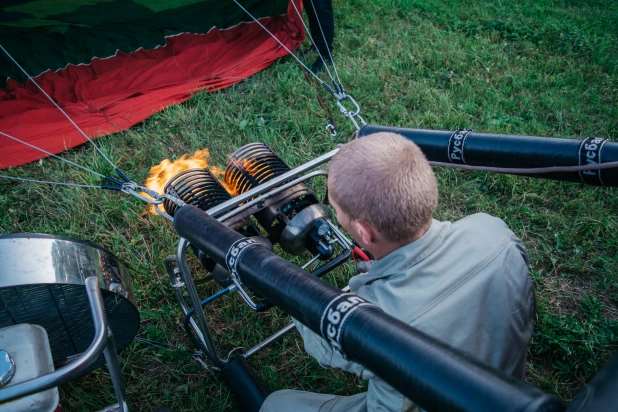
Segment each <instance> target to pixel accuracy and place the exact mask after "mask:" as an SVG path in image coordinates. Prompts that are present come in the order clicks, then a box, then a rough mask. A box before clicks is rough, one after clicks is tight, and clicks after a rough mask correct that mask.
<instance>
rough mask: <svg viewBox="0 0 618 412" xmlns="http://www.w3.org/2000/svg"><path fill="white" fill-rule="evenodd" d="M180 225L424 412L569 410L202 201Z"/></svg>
mask: <svg viewBox="0 0 618 412" xmlns="http://www.w3.org/2000/svg"><path fill="white" fill-rule="evenodd" d="M174 228H175V229H176V231H177V232H178V233H179V234H180V236H182V237H184V238H185V239H187V240H188V241H189V242H191V244H192V245H194V246H195V247H197V248H198V249H200V250H202V251H203V252H204V253H206V254H207V255H208V256H210V257H211V258H212V259H214V260H215V261H216V262H217V263H219V264H221V265H225V266H226V267H227V268H228V269H229V270H230V273H231V274H233V275H236V276H239V277H240V279H241V280H242V282H243V283H244V284H245V285H246V286H248V287H249V288H251V289H252V290H254V291H255V292H256V293H259V294H260V295H261V296H263V297H264V298H265V299H267V300H268V301H269V302H271V303H273V304H274V305H275V306H278V307H279V308H281V309H283V310H284V311H285V312H287V313H289V314H290V315H291V316H293V317H295V318H296V319H298V320H299V321H300V322H302V323H303V324H305V325H306V326H308V327H309V328H310V329H311V330H313V331H314V332H316V333H318V334H321V335H322V336H325V337H327V338H329V339H328V340H329V342H330V343H331V345H332V346H333V347H340V348H341V351H342V352H343V353H345V354H347V356H348V357H349V358H350V359H352V360H354V361H356V362H358V363H360V364H362V365H364V366H366V367H367V368H369V369H370V370H371V371H373V372H374V373H375V374H376V375H378V376H379V377H381V378H382V379H384V380H385V381H386V382H388V383H389V384H390V385H392V386H393V387H394V388H396V389H397V390H398V391H400V392H401V393H403V394H404V395H406V396H407V397H409V398H410V399H411V400H413V401H414V402H416V403H417V404H418V405H420V406H421V407H422V408H424V409H427V410H430V411H437V410H439V411H443V410H448V411H480V410H497V411H526V412H532V411H561V410H564V406H563V404H562V402H561V401H560V400H559V399H557V398H555V397H553V396H550V395H546V394H544V393H543V392H541V391H540V390H538V389H536V388H533V387H531V386H529V385H527V384H525V383H524V382H521V381H519V380H516V379H514V378H512V377H510V376H508V375H506V374H504V373H502V372H500V371H498V370H495V369H493V368H491V367H490V366H487V365H485V364H482V363H480V362H478V361H476V360H473V359H471V358H469V357H467V356H465V355H464V354H462V353H460V352H459V351H457V350H455V349H452V348H450V347H448V346H447V345H445V344H443V343H440V342H438V341H437V340H435V339H434V338H432V337H430V336H428V335H426V334H424V333H422V332H420V331H418V330H416V329H414V328H412V327H411V326H409V325H407V324H405V323H403V322H401V321H399V320H397V319H395V318H393V317H391V316H389V315H387V314H385V313H384V312H382V311H381V310H380V309H378V308H377V307H376V306H373V305H371V304H369V303H368V302H365V301H363V300H362V299H360V298H358V297H356V296H355V295H352V294H345V293H342V292H341V291H340V290H339V289H337V288H335V287H334V286H332V285H330V284H328V283H326V282H324V281H322V280H321V279H319V278H317V277H315V276H313V275H311V274H310V273H308V272H305V271H304V270H302V269H300V268H299V267H298V266H296V265H294V264H292V263H290V262H288V261H286V260H285V259H283V258H281V257H279V256H277V255H276V254H274V253H273V252H271V251H269V250H267V249H266V248H264V247H262V246H260V245H259V244H252V243H251V240H249V239H246V238H244V237H243V236H242V235H240V234H238V233H237V232H235V231H233V230H231V229H230V228H228V227H226V226H225V225H223V224H221V223H220V222H218V221H217V220H216V219H214V218H212V217H210V216H208V215H207V214H206V213H205V212H203V211H202V210H200V209H198V208H196V207H194V206H183V207H181V208H180V209H179V210H178V211H177V212H176V214H175V216H174Z"/></svg>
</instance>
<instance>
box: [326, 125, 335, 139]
mask: <svg viewBox="0 0 618 412" xmlns="http://www.w3.org/2000/svg"><path fill="white" fill-rule="evenodd" d="M326 130H328V132H329V133H330V135H331V136H332V137H337V128H336V127H335V125H334V124H332V122H329V123H327V124H326Z"/></svg>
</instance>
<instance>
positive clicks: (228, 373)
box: [221, 356, 268, 412]
mask: <svg viewBox="0 0 618 412" xmlns="http://www.w3.org/2000/svg"><path fill="white" fill-rule="evenodd" d="M221 373H222V374H223V378H224V379H225V382H226V383H227V385H228V386H229V388H230V389H231V390H232V392H233V393H234V395H235V396H236V399H237V400H238V403H239V404H240V406H241V407H242V410H243V411H247V412H258V411H259V410H260V407H261V406H262V404H263V403H264V401H265V400H266V397H267V396H268V391H266V389H265V388H264V386H262V383H261V382H260V380H259V379H258V377H257V376H256V375H255V372H253V369H251V367H250V366H249V364H247V360H246V359H245V357H244V356H236V357H234V358H232V359H230V360H229V362H227V363H226V364H225V366H224V367H223V368H222V369H221Z"/></svg>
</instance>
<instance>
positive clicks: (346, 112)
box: [337, 93, 367, 130]
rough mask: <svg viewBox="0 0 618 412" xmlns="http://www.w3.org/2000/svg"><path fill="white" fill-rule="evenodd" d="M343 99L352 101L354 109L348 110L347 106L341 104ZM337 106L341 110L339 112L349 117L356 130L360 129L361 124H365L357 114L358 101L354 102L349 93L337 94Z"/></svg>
mask: <svg viewBox="0 0 618 412" xmlns="http://www.w3.org/2000/svg"><path fill="white" fill-rule="evenodd" d="M344 100H349V101H350V102H351V103H352V105H353V106H354V111H350V110H348V108H347V107H345V106H344V105H343V103H342V102H343V101H344ZM337 107H339V111H340V112H341V114H343V115H344V116H345V117H347V118H348V119H350V121H351V122H352V124H353V125H354V127H355V128H356V130H360V129H361V127H362V126H365V125H366V124H367V123H366V122H365V120H363V118H362V117H361V115H360V114H359V113H360V106H359V105H358V103H356V100H354V98H353V97H352V96H350V95H349V94H346V93H341V94H339V95H338V96H337ZM356 119H358V122H357V121H356ZM359 123H360V126H359Z"/></svg>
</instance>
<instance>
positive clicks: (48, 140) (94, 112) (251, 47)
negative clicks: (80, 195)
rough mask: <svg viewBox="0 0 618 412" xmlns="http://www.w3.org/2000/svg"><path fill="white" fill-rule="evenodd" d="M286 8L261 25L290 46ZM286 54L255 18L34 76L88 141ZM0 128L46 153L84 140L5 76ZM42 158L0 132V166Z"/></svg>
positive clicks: (293, 19) (293, 22)
mask: <svg viewBox="0 0 618 412" xmlns="http://www.w3.org/2000/svg"><path fill="white" fill-rule="evenodd" d="M296 1H298V0H296ZM298 2H299V3H300V1H298ZM298 7H300V5H299V6H298ZM290 9H291V12H289V13H288V15H287V16H280V17H274V18H267V19H261V20H260V22H261V23H262V24H264V25H265V26H266V27H267V28H268V30H270V31H271V33H273V34H275V36H276V37H277V38H278V39H279V40H280V41H281V42H282V43H283V44H285V46H286V47H287V48H288V49H290V50H295V49H296V48H297V47H298V46H299V45H300V43H301V42H302V41H303V39H304V32H303V29H302V27H303V26H302V23H301V22H300V20H299V17H298V15H297V13H296V11H295V10H294V9H293V8H292V6H291V5H290ZM286 54H287V51H286V50H285V49H284V48H283V47H281V45H280V44H279V43H278V42H277V41H276V40H275V39H273V38H272V37H271V36H270V35H269V34H268V33H266V32H265V31H264V29H262V28H261V27H260V26H259V25H258V24H257V23H243V24H240V25H238V26H234V27H232V28H230V29H226V30H218V29H216V28H214V29H212V30H211V31H210V32H208V33H207V34H180V35H177V36H172V37H168V38H167V42H166V45H165V46H162V47H157V48H155V49H152V50H138V51H135V52H132V53H128V54H127V53H121V52H119V53H117V54H116V55H115V56H112V57H109V58H102V59H101V58H94V59H93V60H92V62H91V64H89V65H78V66H75V65H69V66H67V67H66V68H65V69H61V70H58V71H57V72H52V71H47V72H45V73H43V74H41V75H40V76H38V77H37V78H36V79H35V80H36V81H37V83H38V84H39V85H40V86H41V87H42V88H43V89H44V90H45V91H46V92H47V93H48V94H49V95H50V96H51V97H52V98H53V99H54V100H55V101H56V102H57V103H58V104H59V105H60V106H61V107H62V108H63V109H64V110H65V112H66V113H67V114H68V115H69V116H70V117H71V118H72V119H73V121H75V123H77V125H79V127H80V128H81V129H82V130H83V131H84V132H85V133H86V134H87V135H88V136H89V137H90V138H95V137H99V136H103V135H107V134H111V133H117V132H119V131H122V130H125V129H128V128H129V127H131V126H133V125H135V124H137V123H139V122H141V121H143V120H145V119H146V118H148V117H149V116H151V115H152V114H154V113H156V112H158V111H161V110H163V109H164V108H165V107H167V106H169V105H172V104H178V103H182V102H184V101H185V100H187V99H189V98H190V97H191V95H192V94H194V93H195V92H197V91H199V90H207V91H209V92H214V91H217V90H221V89H223V88H225V87H229V86H231V85H233V84H234V83H237V82H239V81H241V80H242V79H245V78H246V77H248V76H251V75H253V74H255V73H257V72H258V71H260V70H263V69H265V68H266V67H268V66H269V65H270V64H272V63H273V62H274V61H275V60H277V59H278V58H280V57H282V56H285V55H286ZM0 132H4V133H7V134H9V135H11V136H14V137H16V138H18V139H21V140H24V141H27V142H28V143H31V144H33V145H35V146H38V147H41V148H42V149H45V150H47V151H49V152H51V153H59V152H61V151H63V150H67V149H70V148H73V147H75V146H78V145H80V144H82V143H84V142H86V139H85V138H84V136H82V135H81V134H80V133H79V132H78V131H77V130H76V129H75V127H74V126H73V125H72V124H71V123H70V122H69V121H68V120H67V119H66V118H65V117H64V116H63V114H62V113H61V112H60V111H59V110H58V109H57V108H56V107H54V106H53V104H52V103H51V102H50V101H49V100H48V99H47V98H46V97H45V96H44V95H43V93H41V91H40V90H38V89H37V87H36V86H35V85H34V84H32V82H31V81H29V82H27V83H25V84H23V85H19V84H17V83H16V82H14V81H11V80H9V84H8V87H7V88H6V89H3V90H0ZM44 157H47V155H45V154H44V153H41V152H40V151H38V150H36V149H32V148H30V147H27V146H25V145H23V144H21V143H19V142H15V141H13V140H11V139H9V138H7V137H4V136H0V169H5V168H7V167H11V166H19V165H22V164H26V163H29V162H32V161H35V160H38V159H41V158H44Z"/></svg>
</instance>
